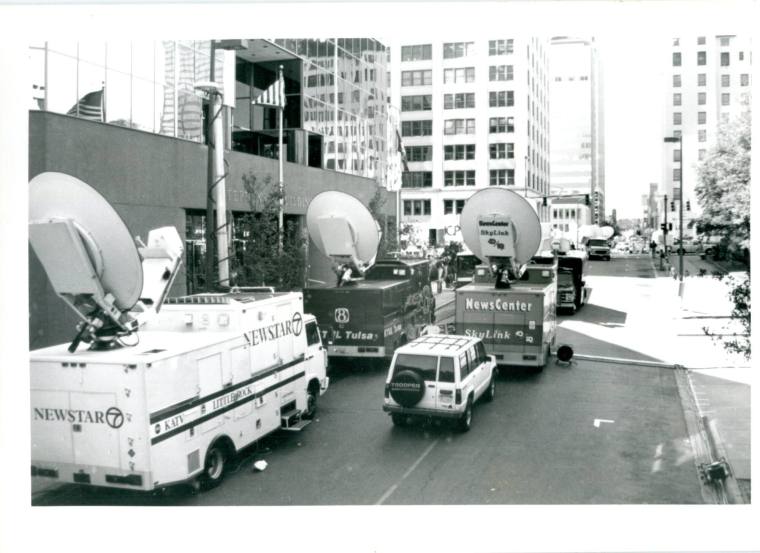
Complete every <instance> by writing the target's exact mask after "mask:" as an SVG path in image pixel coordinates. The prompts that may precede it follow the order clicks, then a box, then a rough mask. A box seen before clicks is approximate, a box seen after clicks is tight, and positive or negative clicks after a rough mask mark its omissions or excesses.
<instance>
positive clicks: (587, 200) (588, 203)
mask: <svg viewBox="0 0 760 553" xmlns="http://www.w3.org/2000/svg"><path fill="white" fill-rule="evenodd" d="M586 205H591V199H590V198H589V196H588V194H586Z"/></svg>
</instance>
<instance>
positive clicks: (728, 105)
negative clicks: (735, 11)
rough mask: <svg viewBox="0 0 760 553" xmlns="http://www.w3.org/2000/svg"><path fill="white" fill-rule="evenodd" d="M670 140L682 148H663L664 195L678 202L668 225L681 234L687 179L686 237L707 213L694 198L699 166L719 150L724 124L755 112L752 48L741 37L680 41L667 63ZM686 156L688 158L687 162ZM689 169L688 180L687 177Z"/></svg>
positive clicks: (747, 39) (672, 145)
mask: <svg viewBox="0 0 760 553" xmlns="http://www.w3.org/2000/svg"><path fill="white" fill-rule="evenodd" d="M667 63H668V66H669V69H670V71H671V73H672V75H671V76H670V77H669V78H668V84H669V86H668V87H667V95H666V99H665V106H666V109H665V121H664V129H665V133H664V136H667V137H680V138H681V144H682V146H681V149H679V143H678V142H675V143H667V144H665V143H664V144H663V149H662V151H663V158H662V167H663V179H662V182H663V183H664V184H665V185H664V193H665V194H667V196H668V209H669V210H671V206H670V202H671V200H673V201H674V204H673V206H672V211H671V212H670V213H669V214H668V222H670V221H673V230H674V232H676V233H677V232H678V210H679V206H678V202H679V195H680V194H679V192H680V190H679V186H680V182H681V178H683V201H684V202H686V201H688V202H689V207H690V208H691V209H689V210H687V209H686V204H685V203H684V208H683V209H684V211H683V214H684V230H683V232H684V234H685V235H691V234H693V233H694V232H696V229H694V228H693V227H691V228H690V225H689V223H690V222H691V220H692V219H693V218H694V217H696V216H698V215H699V214H700V213H701V209H700V207H699V204H698V202H697V199H696V195H695V193H694V190H695V187H696V185H697V166H698V164H699V162H700V161H702V160H703V159H704V157H705V156H706V155H707V151H708V150H709V149H710V148H711V147H712V146H714V145H715V144H716V141H717V137H718V130H719V127H720V125H721V124H722V123H727V122H729V121H730V120H731V119H732V118H734V117H735V116H736V115H738V114H739V113H741V112H742V111H744V110H747V109H749V103H750V101H751V74H752V43H751V39H750V37H748V36H747V37H745V36H735V35H716V36H689V37H682V38H675V39H673V41H672V44H671V51H670V53H669V59H668V60H667ZM682 156H683V157H682ZM681 165H683V175H681Z"/></svg>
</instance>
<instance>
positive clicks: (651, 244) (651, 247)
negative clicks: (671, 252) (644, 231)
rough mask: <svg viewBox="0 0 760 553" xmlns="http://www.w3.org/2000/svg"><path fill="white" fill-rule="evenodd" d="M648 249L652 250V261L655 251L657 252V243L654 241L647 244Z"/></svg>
mask: <svg viewBox="0 0 760 553" xmlns="http://www.w3.org/2000/svg"><path fill="white" fill-rule="evenodd" d="M649 249H650V250H652V259H654V254H655V251H656V250H657V242H655V241H654V240H652V241H651V242H650V243H649Z"/></svg>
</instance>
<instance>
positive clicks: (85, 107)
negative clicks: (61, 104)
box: [66, 89, 103, 121]
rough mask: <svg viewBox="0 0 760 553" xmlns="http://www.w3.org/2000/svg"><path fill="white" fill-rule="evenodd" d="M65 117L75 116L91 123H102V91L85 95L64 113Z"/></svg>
mask: <svg viewBox="0 0 760 553" xmlns="http://www.w3.org/2000/svg"><path fill="white" fill-rule="evenodd" d="M66 115H76V116H77V117H82V118H83V119H90V120H91V121H103V89H100V90H96V91H94V92H90V93H89V94H85V95H84V96H82V98H81V99H80V100H79V101H78V102H77V103H76V104H74V106H73V107H72V108H71V109H70V110H69V111H67V112H66Z"/></svg>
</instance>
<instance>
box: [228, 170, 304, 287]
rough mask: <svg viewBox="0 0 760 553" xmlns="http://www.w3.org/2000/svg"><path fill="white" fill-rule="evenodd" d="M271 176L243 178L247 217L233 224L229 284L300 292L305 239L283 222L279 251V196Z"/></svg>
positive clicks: (292, 223)
mask: <svg viewBox="0 0 760 553" xmlns="http://www.w3.org/2000/svg"><path fill="white" fill-rule="evenodd" d="M272 181H273V179H272V176H271V175H266V176H265V177H264V178H263V179H259V178H258V177H257V176H256V175H254V174H253V173H248V174H247V175H243V186H244V188H245V191H246V194H247V195H248V205H249V208H250V211H249V213H246V214H245V215H243V216H242V217H241V218H239V219H237V220H236V221H235V227H236V228H235V238H236V239H235V241H234V253H233V258H232V269H233V275H234V278H233V284H234V285H237V286H274V287H275V288H276V289H278V290H300V289H302V288H303V283H304V278H305V271H306V237H305V235H304V233H303V231H302V229H300V228H299V225H298V224H296V222H295V221H292V220H288V219H287V218H286V219H285V229H284V236H283V250H282V253H280V252H279V251H278V249H279V241H278V238H279V222H278V215H279V202H280V192H279V190H278V189H277V187H276V186H273V185H272Z"/></svg>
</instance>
